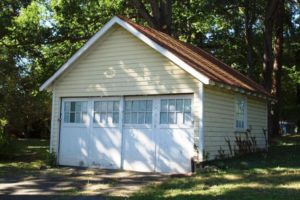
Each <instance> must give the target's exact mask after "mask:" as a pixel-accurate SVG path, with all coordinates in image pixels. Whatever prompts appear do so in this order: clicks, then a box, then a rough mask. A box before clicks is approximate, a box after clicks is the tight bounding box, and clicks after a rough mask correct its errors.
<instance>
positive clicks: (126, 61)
mask: <svg viewBox="0 0 300 200" xmlns="http://www.w3.org/2000/svg"><path fill="white" fill-rule="evenodd" d="M199 84H200V83H199V81H198V80H196V79H195V78H193V77H192V76H191V75H189V74H188V73H187V72H185V71H184V70H182V69H181V68H180V67H178V66H177V65H175V64H174V63H172V62H171V61H169V60H168V59H167V58H165V57H164V56H162V55H161V54H160V53H158V52H156V51H155V50H153V49H152V48H150V47H149V46H148V45H146V44H145V43H143V42H142V41H140V40H139V39H137V38H136V37H135V36H133V35H132V34H130V33H129V32H127V31H126V30H125V29H123V28H121V27H119V26H118V25H115V26H114V27H113V28H112V29H111V30H110V31H108V32H107V33H106V35H104V36H103V37H102V38H100V40H99V41H97V42H96V43H95V44H94V45H93V47H91V48H90V49H89V50H88V51H87V53H85V54H84V55H83V56H82V57H81V58H80V59H79V60H78V61H76V62H75V63H74V64H73V65H72V66H71V67H70V68H69V69H68V70H67V71H66V72H65V73H64V74H63V75H62V76H61V77H59V78H58V79H57V80H56V81H55V83H54V85H53V87H52V88H53V89H54V93H55V98H54V99H55V102H54V121H53V134H52V142H51V144H52V149H53V150H54V151H57V150H58V142H59V121H58V119H60V116H59V113H60V101H61V98H62V97H91V96H122V95H125V96H126V95H158V94H176V93H181V94H182V93H186V94H187V93H190V94H194V107H193V110H194V115H195V123H194V124H195V133H196V135H195V138H196V139H197V136H198V132H199V131H198V127H199V122H198V121H197V120H199V118H198V117H197V116H198V113H199V111H198V110H197V109H198V108H199V106H198V104H199V99H198V98H197V97H198V96H197V95H195V93H196V92H198V91H199V89H198V85H199Z"/></svg>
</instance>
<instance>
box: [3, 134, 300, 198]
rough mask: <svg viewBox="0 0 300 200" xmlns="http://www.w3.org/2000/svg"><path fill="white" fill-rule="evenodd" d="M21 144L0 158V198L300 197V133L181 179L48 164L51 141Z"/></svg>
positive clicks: (25, 141)
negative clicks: (48, 167)
mask: <svg viewBox="0 0 300 200" xmlns="http://www.w3.org/2000/svg"><path fill="white" fill-rule="evenodd" d="M15 146H17V147H18V148H17V149H18V150H17V151H14V153H13V155H14V156H12V158H9V159H7V158H6V161H0V199H2V198H1V195H2V197H5V198H4V199H26V198H27V199H35V198H36V199H105V198H108V199H124V197H127V198H128V196H130V197H129V198H130V199H143V200H145V199H204V200H205V199H218V200H221V199H222V200H223V199H230V200H231V199H232V200H234V199H239V200H246V199H247V200H252V199H253V200H256V199H265V200H268V199H270V200H277V199H289V200H296V199H300V136H285V137H282V138H278V139H276V140H274V141H273V142H272V144H271V146H270V148H269V151H268V152H267V153H257V154H253V155H248V156H244V157H240V158H233V159H228V160H224V161H216V162H213V163H210V164H209V166H208V167H206V168H205V170H201V171H199V172H198V173H197V174H195V175H193V176H190V177H180V178H178V177H177V178H174V177H167V176H161V175H158V174H148V173H133V172H121V171H108V170H106V171H105V170H95V169H94V170H91V169H90V170H87V169H76V168H66V167H64V168H52V169H44V167H43V166H45V165H46V163H45V159H44V158H45V155H46V150H47V148H48V141H40V140H19V141H16V142H15ZM41 166H42V167H41ZM161 182H162V183H161ZM28 194H31V195H32V196H28ZM3 195H5V196H3ZM95 195H99V196H95ZM25 197H26V198H25Z"/></svg>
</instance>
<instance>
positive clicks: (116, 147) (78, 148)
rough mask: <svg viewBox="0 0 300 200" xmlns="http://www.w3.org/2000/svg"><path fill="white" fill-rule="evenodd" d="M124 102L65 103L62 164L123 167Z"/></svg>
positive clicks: (94, 100) (61, 139) (61, 142)
mask: <svg viewBox="0 0 300 200" xmlns="http://www.w3.org/2000/svg"><path fill="white" fill-rule="evenodd" d="M119 104H120V98H93V99H91V98H89V99H63V101H62V110H63V112H62V119H63V120H62V123H61V132H60V149H59V164H61V165H70V166H85V167H87V166H89V167H100V168H109V169H118V168H120V167H121V165H120V163H121V141H122V138H121V131H120V130H121V127H120V125H119V124H120V123H119V121H120V114H119V113H120V110H119V109H120V106H119Z"/></svg>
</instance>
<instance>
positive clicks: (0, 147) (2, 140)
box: [0, 119, 11, 158]
mask: <svg viewBox="0 0 300 200" xmlns="http://www.w3.org/2000/svg"><path fill="white" fill-rule="evenodd" d="M5 125H6V120H3V119H0V154H1V158H6V157H7V156H8V155H9V154H7V152H11V151H10V146H11V139H10V137H9V136H8V135H7V134H6V133H5V132H4V126H5Z"/></svg>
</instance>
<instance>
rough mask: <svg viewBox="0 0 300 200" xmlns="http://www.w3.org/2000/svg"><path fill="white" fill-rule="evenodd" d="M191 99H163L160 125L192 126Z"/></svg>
mask: <svg viewBox="0 0 300 200" xmlns="http://www.w3.org/2000/svg"><path fill="white" fill-rule="evenodd" d="M191 104H192V101H191V99H162V100H161V101H160V124H186V125H191V124H192V107H191Z"/></svg>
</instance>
